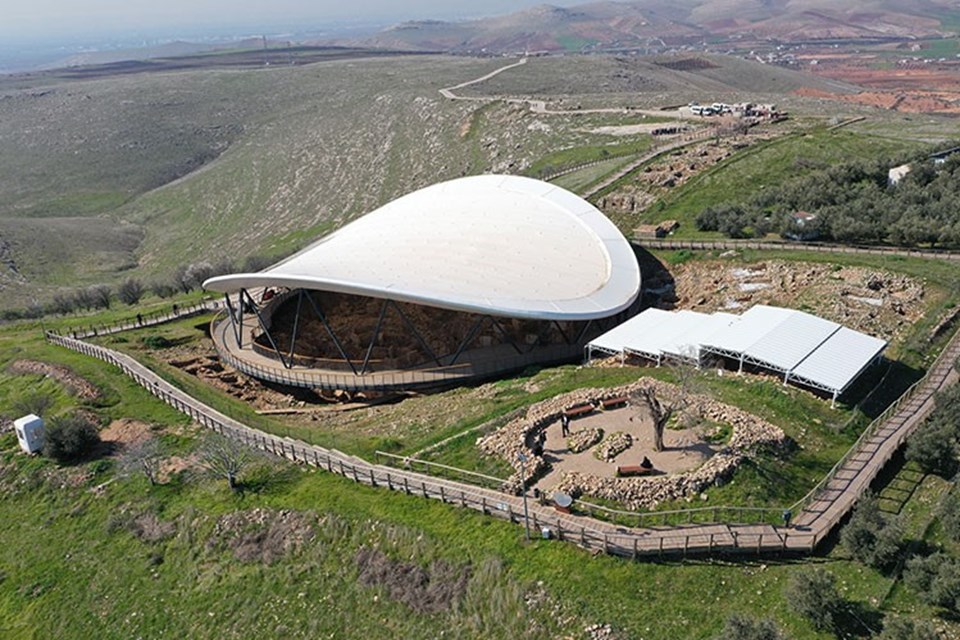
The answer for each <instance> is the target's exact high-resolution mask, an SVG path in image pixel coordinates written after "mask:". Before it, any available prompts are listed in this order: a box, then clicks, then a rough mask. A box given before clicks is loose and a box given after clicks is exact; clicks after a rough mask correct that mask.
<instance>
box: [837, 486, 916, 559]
mask: <svg viewBox="0 0 960 640" xmlns="http://www.w3.org/2000/svg"><path fill="white" fill-rule="evenodd" d="M840 543H841V544H842V545H843V547H844V548H845V549H846V550H847V551H848V552H849V553H850V554H851V555H852V556H853V557H855V558H856V559H857V560H859V561H860V562H863V563H864V564H867V565H870V566H871V567H875V568H877V569H890V568H892V567H893V565H894V564H895V563H896V561H897V558H898V557H899V555H900V550H901V548H902V547H903V527H902V525H901V524H900V521H899V520H896V519H893V520H888V519H887V518H885V517H884V515H883V514H882V513H880V506H879V504H878V503H877V499H876V497H875V496H872V495H866V496H864V497H863V498H861V499H860V501H859V502H858V503H857V506H856V508H855V509H854V510H853V515H852V516H851V518H850V522H848V523H847V525H846V526H845V527H844V528H843V531H841V532H840Z"/></svg>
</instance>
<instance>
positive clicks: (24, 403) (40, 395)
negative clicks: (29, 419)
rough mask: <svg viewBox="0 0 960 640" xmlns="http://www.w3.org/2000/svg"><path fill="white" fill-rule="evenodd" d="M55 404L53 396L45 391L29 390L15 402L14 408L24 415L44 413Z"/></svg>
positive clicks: (40, 414)
mask: <svg viewBox="0 0 960 640" xmlns="http://www.w3.org/2000/svg"><path fill="white" fill-rule="evenodd" d="M52 406H53V396H52V395H50V394H49V393H46V392H44V391H27V392H25V393H24V394H23V395H22V396H20V397H19V398H17V399H16V401H14V403H13V410H14V411H16V412H17V413H20V414H22V415H26V414H28V413H32V414H33V415H35V416H40V417H43V415H44V414H45V413H46V412H47V411H48V410H49V409H50V407H52Z"/></svg>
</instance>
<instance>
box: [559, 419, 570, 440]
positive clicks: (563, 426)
mask: <svg viewBox="0 0 960 640" xmlns="http://www.w3.org/2000/svg"><path fill="white" fill-rule="evenodd" d="M560 435H562V436H563V437H564V438H566V437H567V436H569V435H570V416H568V415H567V414H563V415H562V416H560Z"/></svg>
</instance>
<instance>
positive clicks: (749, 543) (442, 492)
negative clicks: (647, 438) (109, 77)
mask: <svg viewBox="0 0 960 640" xmlns="http://www.w3.org/2000/svg"><path fill="white" fill-rule="evenodd" d="M46 337H47V340H49V341H50V342H52V343H54V344H58V345H60V346H63V347H66V348H69V349H73V350H75V351H78V352H80V353H84V354H86V355H89V356H91V357H95V358H99V359H101V360H103V361H105V362H108V363H110V364H112V365H114V366H117V367H118V368H119V369H120V370H121V371H122V372H123V373H125V374H126V375H128V376H130V377H131V378H133V379H134V380H135V381H136V382H137V383H138V384H140V385H141V386H142V387H144V388H145V389H147V390H148V391H149V392H150V393H152V394H153V395H155V396H157V397H158V398H160V399H161V400H163V401H164V402H166V403H167V404H169V405H171V406H173V407H174V408H176V409H177V410H179V411H182V412H183V413H185V414H187V415H188V416H190V417H191V418H192V419H193V420H196V421H197V422H198V423H200V424H201V425H203V426H205V427H207V428H209V429H211V430H213V431H215V432H217V433H220V434H221V435H224V436H225V437H229V438H233V439H235V440H238V441H240V442H243V443H245V444H247V445H249V446H251V447H254V448H258V449H261V450H264V451H267V452H269V453H272V454H275V455H278V456H281V457H284V458H287V459H289V460H292V461H294V462H297V463H300V464H309V465H312V466H315V467H318V468H323V469H326V470H327V471H329V472H331V473H337V474H339V475H341V476H344V477H346V478H350V479H352V480H353V481H355V482H359V483H363V484H368V485H370V486H375V487H385V488H388V489H391V490H394V491H403V492H405V493H407V494H415V495H422V496H423V497H426V498H432V499H439V500H441V501H443V502H446V503H451V504H457V505H460V506H463V507H467V508H472V509H475V510H477V511H480V512H482V513H484V514H488V515H493V516H496V517H500V518H504V519H507V520H509V521H510V522H521V523H522V522H524V520H523V515H522V514H523V505H522V498H519V497H516V496H511V495H508V494H505V493H503V492H501V491H497V490H495V489H490V488H484V487H483V486H474V485H473V484H465V483H463V482H460V481H458V480H452V479H449V478H447V477H442V476H443V474H444V473H454V472H456V473H460V474H466V475H468V476H472V477H473V478H474V481H475V479H476V478H477V477H480V478H485V479H486V481H489V482H492V481H494V480H496V481H499V479H498V478H494V477H492V476H484V475H483V474H476V473H474V472H464V471H463V470H455V468H453V467H448V466H446V465H439V464H437V463H430V462H427V461H422V460H416V464H420V465H423V468H424V469H429V470H430V471H431V472H432V473H436V472H437V471H443V473H441V474H437V475H440V476H441V477H436V476H430V475H426V474H424V473H420V472H417V471H416V470H414V469H412V468H411V469H404V468H397V467H392V466H386V465H382V464H376V463H368V462H366V461H364V460H361V459H360V458H357V457H354V456H349V455H346V454H343V453H341V452H339V451H336V450H331V449H325V448H323V447H319V446H316V445H310V444H307V443H305V442H302V441H299V440H294V439H291V438H286V437H280V436H277V435H273V434H269V433H265V432H262V431H258V430H256V429H252V428H250V427H248V426H246V425H244V424H242V423H240V422H238V421H236V420H233V419H232V418H229V417H227V416H225V415H224V414H222V413H220V412H218V411H216V410H215V409H213V408H211V407H209V406H207V405H205V404H203V403H201V402H200V401H199V400H197V399H195V398H193V397H191V396H189V395H188V394H187V393H186V392H184V391H182V390H180V389H177V388H176V387H174V386H173V385H171V384H170V383H168V382H167V381H166V380H164V379H163V378H162V377H160V376H159V375H157V374H156V373H154V372H153V371H151V370H150V369H148V368H147V367H145V366H144V365H142V364H140V363H139V362H137V361H136V360H134V359H133V358H132V357H130V356H128V355H126V354H122V353H119V352H116V351H113V350H111V349H107V348H105V347H101V346H98V345H94V344H90V343H87V342H84V341H83V340H80V339H76V338H72V337H69V336H65V335H60V334H58V333H56V332H52V331H50V332H47V333H46ZM958 356H960V333H958V334H957V335H955V336H954V337H953V339H952V340H951V342H950V344H949V345H948V346H947V348H945V349H944V351H943V352H942V353H941V354H940V356H939V357H938V358H937V360H936V361H935V362H934V365H933V366H932V367H931V368H930V369H929V371H928V372H927V374H926V375H925V376H924V378H923V379H922V380H921V381H919V382H918V383H917V384H915V385H914V386H913V387H911V388H910V389H909V390H908V391H907V393H905V394H903V395H902V396H901V397H900V398H899V399H898V400H897V401H896V402H895V403H894V404H893V405H891V406H890V407H888V408H887V410H886V411H884V413H883V414H881V416H879V417H878V418H877V419H876V420H874V422H873V423H871V425H870V426H869V427H868V428H867V429H866V430H865V431H864V432H863V434H861V436H860V438H858V440H857V442H856V443H855V444H854V445H853V446H852V447H851V448H850V449H849V450H848V451H847V452H846V453H845V454H844V456H843V458H841V460H840V461H839V462H838V463H837V464H836V465H835V466H834V468H833V469H832V470H831V472H830V473H828V474H827V476H825V477H824V479H823V480H821V481H820V482H819V483H818V484H817V485H816V486H815V487H814V488H813V489H812V490H811V491H810V492H809V493H808V494H807V496H805V497H804V498H802V499H801V500H800V501H798V502H797V503H796V504H795V505H793V507H792V508H791V509H792V511H793V512H794V514H795V516H797V517H796V518H795V520H794V522H796V523H797V524H799V523H800V521H803V526H802V527H795V528H790V527H778V526H775V524H776V522H777V520H776V518H777V516H778V513H779V514H780V515H781V516H782V511H781V510H779V509H769V508H751V507H727V506H716V507H714V506H710V507H700V508H695V509H687V510H676V511H662V512H632V513H631V512H627V511H618V510H615V509H609V508H607V507H603V506H601V505H596V504H592V503H590V502H588V501H580V502H579V503H578V509H580V510H581V513H586V514H587V515H589V516H602V517H603V518H604V519H607V520H611V522H604V521H600V520H597V519H595V518H593V517H585V516H583V515H578V514H577V513H573V514H566V513H560V512H558V511H556V510H554V509H552V508H551V507H550V506H548V505H541V504H538V503H537V502H536V501H535V500H532V499H531V500H530V501H529V502H530V504H529V505H528V506H529V513H530V520H529V521H527V522H526V524H527V525H528V526H531V527H532V528H533V529H534V530H536V531H538V532H541V534H542V535H544V536H549V537H556V538H558V539H560V540H567V541H572V542H574V543H576V544H578V545H580V546H583V547H585V548H588V549H593V550H598V551H602V552H604V553H609V554H614V555H620V556H628V557H640V556H649V555H666V554H683V555H687V554H694V553H711V554H712V553H757V554H762V553H783V552H804V553H808V552H812V551H813V550H814V549H815V548H816V545H817V543H818V542H819V541H820V540H822V539H823V538H824V537H825V536H826V535H827V534H829V532H830V531H831V530H832V528H833V527H834V526H835V525H836V524H837V522H838V521H839V519H840V518H841V517H842V516H843V515H844V514H845V513H846V512H847V511H848V510H849V509H850V508H851V507H852V505H853V501H854V500H855V499H856V498H857V497H858V496H859V495H860V493H862V491H864V490H866V488H867V487H868V486H869V483H870V482H871V481H872V479H873V478H874V477H875V476H876V474H877V473H879V471H880V469H882V468H883V466H884V465H885V464H886V463H887V462H888V461H889V459H890V457H892V455H893V453H894V452H895V451H896V450H897V449H898V448H899V447H900V446H901V445H902V444H903V442H904V440H905V439H906V437H907V436H908V435H909V434H910V433H912V431H913V430H914V429H916V427H917V426H919V424H920V423H921V420H922V419H923V418H924V417H925V415H926V413H927V412H928V411H929V409H930V406H931V405H932V402H931V398H932V397H933V395H934V393H935V392H936V391H937V390H938V389H939V388H940V387H941V386H942V385H943V384H945V382H946V381H947V379H948V376H949V375H950V372H951V371H952V368H953V365H954V362H955V360H956V359H957V357H958ZM911 405H912V406H911ZM925 407H926V408H925ZM884 432H886V433H884ZM876 438H879V442H872V441H873V440H874V439H876ZM870 449H873V450H872V451H870ZM858 455H868V456H869V458H868V460H867V461H854V458H855V457H856V456H858ZM377 456H378V458H377V459H378V461H379V460H381V459H383V460H385V461H387V460H389V461H390V462H392V463H395V462H396V461H395V460H393V459H394V458H398V456H393V455H392V454H385V453H383V452H378V453H377ZM858 464H859V465H860V467H859V468H853V467H856V465H858ZM842 471H846V472H847V473H850V474H852V477H851V478H844V479H842V481H841V480H838V476H839V474H840V473H841V472H842ZM834 481H837V482H842V485H843V486H842V488H841V489H831V488H830V484H831V483H832V482H834ZM815 504H822V505H825V506H824V507H823V508H821V509H815V508H813V505H815ZM684 520H685V521H684ZM625 526H627V527H634V526H635V527H638V529H626V528H625Z"/></svg>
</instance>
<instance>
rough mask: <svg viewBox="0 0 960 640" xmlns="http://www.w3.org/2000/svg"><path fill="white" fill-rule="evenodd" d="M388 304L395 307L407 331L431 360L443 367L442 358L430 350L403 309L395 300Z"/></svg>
mask: <svg viewBox="0 0 960 640" xmlns="http://www.w3.org/2000/svg"><path fill="white" fill-rule="evenodd" d="M388 302H389V303H390V304H391V305H393V308H394V309H396V310H397V313H399V314H400V319H401V320H403V324H405V325H407V329H409V330H410V332H411V333H412V334H413V337H414V338H416V339H417V342H419V343H420V346H421V347H422V348H423V350H424V351H425V352H426V353H427V355H428V356H429V357H430V359H431V360H433V361H434V362H435V363H437V366H438V367H442V366H443V363H442V362H440V358H438V357H437V354H436V353H435V352H434V351H433V349H431V348H430V345H428V344H427V341H426V340H424V339H423V336H421V335H420V332H419V331H417V328H416V327H415V326H413V323H412V322H410V319H409V318H408V317H407V314H405V313H404V312H403V309H401V308H400V306H399V305H398V304H397V303H396V302H394V301H393V300H388Z"/></svg>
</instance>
